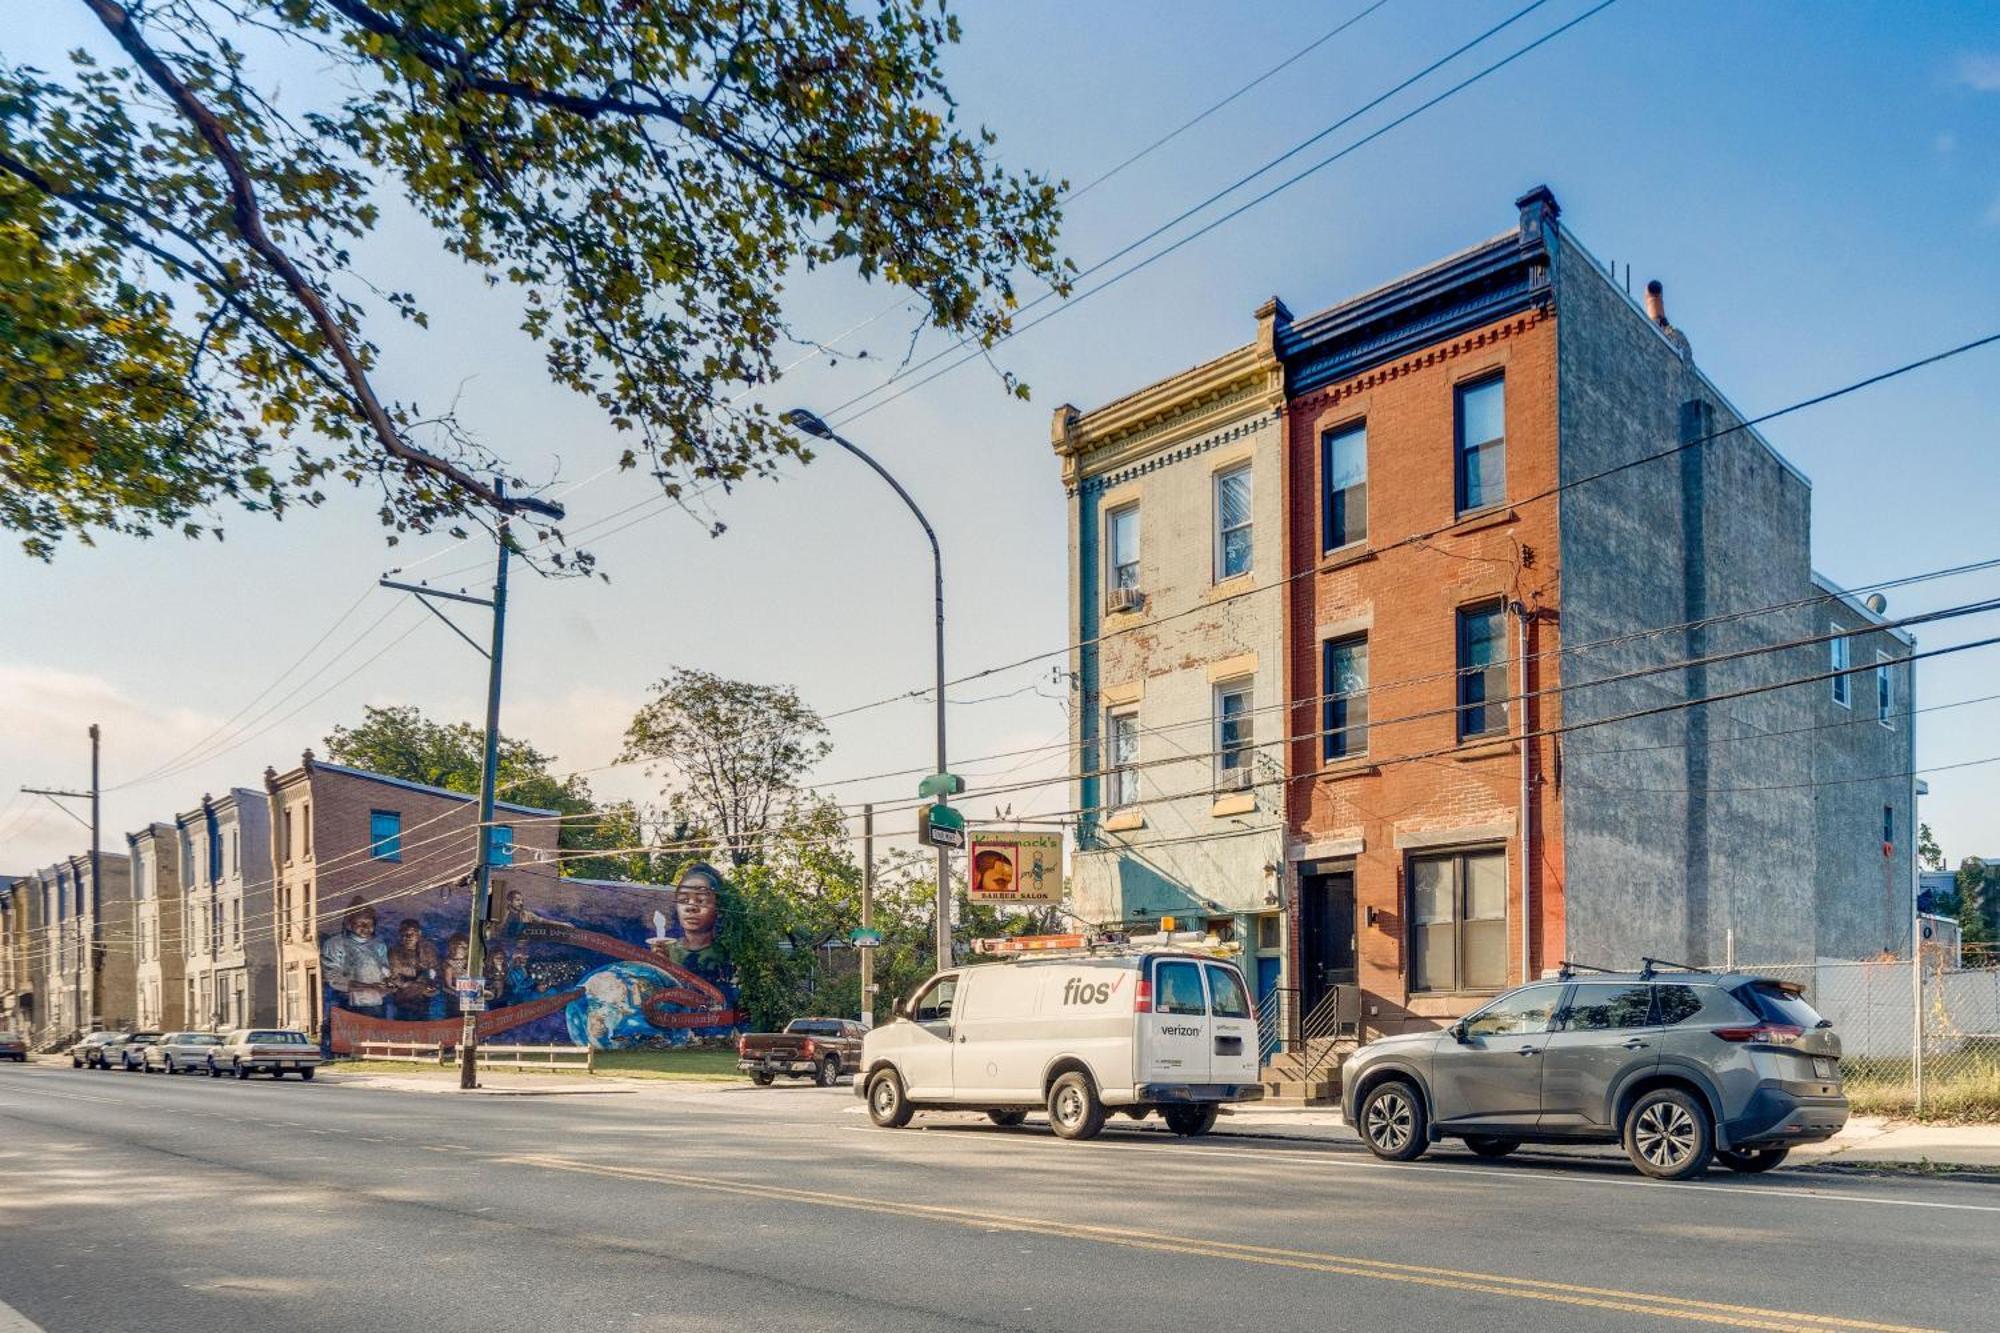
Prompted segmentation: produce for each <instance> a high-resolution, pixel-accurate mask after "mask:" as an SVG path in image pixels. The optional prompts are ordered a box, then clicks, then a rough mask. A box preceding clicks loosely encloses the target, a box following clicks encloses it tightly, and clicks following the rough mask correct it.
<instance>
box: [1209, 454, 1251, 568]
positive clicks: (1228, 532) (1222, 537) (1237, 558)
mask: <svg viewBox="0 0 2000 1333" xmlns="http://www.w3.org/2000/svg"><path fill="white" fill-rule="evenodd" d="M1253 516H1254V511H1253V509H1252V507H1251V490H1250V465H1249V464H1248V463H1245V464H1244V465H1243V466H1242V467H1238V468H1231V469H1230V470H1229V471H1227V472H1219V473H1217V474H1216V477H1215V581H1216V582H1217V583H1220V582H1222V581H1223V580H1224V579H1233V578H1235V577H1236V576H1237V575H1239V574H1248V573H1249V572H1250V563H1251V551H1252V549H1253V547H1252V538H1253V533H1254V527H1253V522H1252V520H1253Z"/></svg>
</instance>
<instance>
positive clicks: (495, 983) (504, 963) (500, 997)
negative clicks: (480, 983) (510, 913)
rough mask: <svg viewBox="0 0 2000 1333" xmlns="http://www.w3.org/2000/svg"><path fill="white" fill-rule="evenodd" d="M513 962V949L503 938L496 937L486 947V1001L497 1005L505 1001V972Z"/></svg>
mask: <svg viewBox="0 0 2000 1333" xmlns="http://www.w3.org/2000/svg"><path fill="white" fill-rule="evenodd" d="M512 963H513V951H512V950H510V949H509V948H508V947H507V942H506V941H505V940H504V939H496V940H494V941H493V942H492V943H490V944H489V945H488V946H487V948H486V1003H487V1004H489V1005H492V1006H494V1007H496V1008H497V1007H499V1006H500V1005H502V1004H505V1003H506V1002H507V998H508V996H507V973H508V971H509V970H510V968H511V965H512Z"/></svg>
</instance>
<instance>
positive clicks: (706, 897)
mask: <svg viewBox="0 0 2000 1333" xmlns="http://www.w3.org/2000/svg"><path fill="white" fill-rule="evenodd" d="M721 930H722V876H721V875H719V874H718V873H716V870H715V867H713V866H711V865H709V864H707V863H706V862H697V863H695V864H694V865H692V866H689V867H688V869H687V872H686V873H685V874H683V875H682V876H681V882H680V883H679V884H678V885H676V886H675V888H674V927H673V930H672V931H671V932H669V933H668V934H667V935H666V936H665V937H661V938H654V939H652V940H649V941H648V944H649V946H650V947H651V948H652V950H653V952H654V953H656V954H658V955H659V956H660V957H662V958H664V959H666V960H667V961H668V962H670V963H677V964H679V965H680V966H682V967H685V968H687V969H688V970H689V971H690V972H693V973H694V974H695V975H697V976H702V977H708V978H711V979H714V978H718V977H721V976H722V975H724V974H725V973H726V972H727V971H728V970H729V955H728V954H727V953H725V952H723V948H722V942H721V940H720V938H719V936H720V933H721Z"/></svg>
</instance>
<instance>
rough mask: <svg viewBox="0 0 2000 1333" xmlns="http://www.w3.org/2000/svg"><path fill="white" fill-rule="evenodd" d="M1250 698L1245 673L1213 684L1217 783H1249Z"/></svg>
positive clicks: (1253, 733)
mask: <svg viewBox="0 0 2000 1333" xmlns="http://www.w3.org/2000/svg"><path fill="white" fill-rule="evenodd" d="M1251 697H1252V691H1251V679H1250V677H1248V676H1245V677H1243V678H1242V679H1241V680H1228V681H1223V682H1222V683H1221V684H1219V685H1217V686H1216V687H1215V777H1216V781H1217V783H1218V784H1219V785H1221V786H1225V787H1231V788H1236V787H1247V786H1249V785H1250V760H1251V750H1252V747H1253V746H1254V744H1255V742H1256V719H1255V717H1254V716H1253V714H1252V712H1251V703H1250V701H1251Z"/></svg>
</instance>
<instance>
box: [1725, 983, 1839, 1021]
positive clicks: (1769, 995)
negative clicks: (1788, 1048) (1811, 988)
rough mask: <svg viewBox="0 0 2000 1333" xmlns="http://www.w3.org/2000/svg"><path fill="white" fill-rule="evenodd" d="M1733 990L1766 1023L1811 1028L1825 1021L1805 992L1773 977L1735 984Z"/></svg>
mask: <svg viewBox="0 0 2000 1333" xmlns="http://www.w3.org/2000/svg"><path fill="white" fill-rule="evenodd" d="M1734 994H1735V996H1736V998H1737V999H1739V1000H1741V1001H1743V1003H1745V1004H1747V1005H1749V1006H1750V1012H1752V1013H1754V1014H1756V1015H1757V1017H1759V1018H1761V1019H1763V1020H1764V1021H1765V1022H1767V1023H1789V1024H1791V1025H1792V1026H1793V1027H1797V1028H1804V1029H1806V1030H1807V1031H1811V1030H1812V1029H1813V1028H1816V1027H1818V1026H1819V1025H1820V1024H1821V1023H1823V1022H1825V1021H1826V1020H1824V1019H1822V1018H1821V1017H1820V1016H1819V1011H1818V1010H1817V1009H1815V1008H1813V1007H1812V1006H1811V1005H1809V1004H1807V1003H1806V1001H1805V997H1804V996H1802V995H1800V994H1799V993H1798V992H1797V991H1794V990H1791V989H1789V988H1787V987H1785V986H1782V985H1780V984H1779V983H1778V982H1775V981H1753V982H1751V983H1749V984H1748V985H1746V986H1740V987H1738V988H1737V989H1736V991H1735V992H1734Z"/></svg>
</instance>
